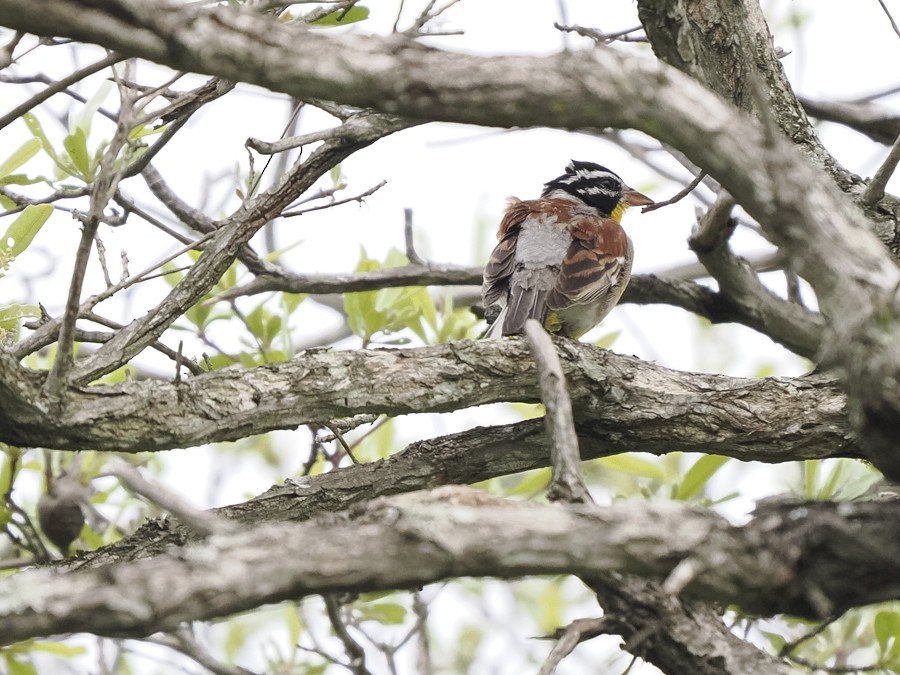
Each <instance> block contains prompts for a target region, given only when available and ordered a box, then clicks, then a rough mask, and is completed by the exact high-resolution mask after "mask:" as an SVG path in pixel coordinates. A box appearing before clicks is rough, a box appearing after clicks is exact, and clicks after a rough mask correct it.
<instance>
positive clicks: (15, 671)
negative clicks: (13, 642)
mask: <svg viewBox="0 0 900 675" xmlns="http://www.w3.org/2000/svg"><path fill="white" fill-rule="evenodd" d="M5 656H6V659H5V660H6V667H7V668H8V670H7V671H6V672H8V673H9V675H38V671H37V669H36V668H35V667H34V666H33V665H32V664H31V663H29V662H27V661H20V660H19V659H17V658H15V656H14V655H13V654H7V655H5Z"/></svg>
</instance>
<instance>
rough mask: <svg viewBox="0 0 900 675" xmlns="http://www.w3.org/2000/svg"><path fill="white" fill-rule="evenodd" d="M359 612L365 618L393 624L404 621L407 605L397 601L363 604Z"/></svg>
mask: <svg viewBox="0 0 900 675" xmlns="http://www.w3.org/2000/svg"><path fill="white" fill-rule="evenodd" d="M359 613H360V615H361V616H362V618H363V620H366V621H378V622H379V623H383V624H388V625H392V626H396V625H399V624H401V623H403V621H404V620H405V619H406V607H404V606H403V605H398V604H397V603H395V602H380V603H378V604H377V605H362V606H361V607H359Z"/></svg>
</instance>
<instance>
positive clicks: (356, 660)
mask: <svg viewBox="0 0 900 675" xmlns="http://www.w3.org/2000/svg"><path fill="white" fill-rule="evenodd" d="M322 599H323V600H325V610H326V612H327V613H328V620H329V621H330V622H331V627H332V628H333V629H334V634H335V635H337V637H338V639H339V640H340V641H341V643H342V644H343V645H344V649H345V650H346V652H347V656H349V657H350V663H349V664H347V668H348V669H349V670H350V672H352V673H354V675H371V673H370V672H369V670H368V668H366V652H365V650H364V649H363V648H362V645H360V644H359V643H358V642H357V641H356V640H355V639H354V638H353V636H352V635H350V632H349V631H348V630H347V626H346V625H345V624H344V620H343V619H342V618H341V604H340V603H339V602H338V601H337V598H336V597H335V596H334V595H324V596H322Z"/></svg>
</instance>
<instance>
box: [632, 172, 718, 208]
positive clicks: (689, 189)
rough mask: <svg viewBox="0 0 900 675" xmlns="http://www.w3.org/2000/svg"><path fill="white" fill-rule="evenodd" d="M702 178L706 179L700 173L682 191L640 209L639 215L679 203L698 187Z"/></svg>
mask: <svg viewBox="0 0 900 675" xmlns="http://www.w3.org/2000/svg"><path fill="white" fill-rule="evenodd" d="M704 178H706V172H705V171H701V172H700V173H698V174H697V175H696V176H695V177H694V180H692V181H691V182H690V183H688V184H687V185H686V186H684V188H683V189H681V190H679V191H678V192H677V193H675V196H674V197H671V198H669V199H666V200H664V201H661V202H654V203H653V204H650V205H649V206H645V207H644V208H642V209H641V213H647V212H648V211H655V210H656V209H661V208H662V207H664V206H669V205H670V204H675V203H676V202H680V201H681V200H682V199H684V198H685V197H687V196H688V195H689V194H691V192H693V191H694V189H695V188H696V187H697V186H698V185H700V183H702V182H703V179H704Z"/></svg>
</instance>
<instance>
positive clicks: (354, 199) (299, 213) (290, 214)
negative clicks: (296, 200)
mask: <svg viewBox="0 0 900 675" xmlns="http://www.w3.org/2000/svg"><path fill="white" fill-rule="evenodd" d="M385 185H387V181H386V180H383V181H381V182H380V183H379V184H378V185H376V186H375V187H371V188H369V189H368V190H366V191H365V192H361V193H360V194H358V195H355V196H353V197H345V198H344V199H336V200H334V201H333V202H328V203H327V204H321V205H319V206H310V207H309V208H308V209H299V210H297V211H286V212H284V213H282V214H281V217H282V218H293V217H294V216H302V215H303V214H305V213H310V212H312V211H321V210H322V209H330V208H331V207H332V206H340V205H341V204H347V203H349V202H359V203H360V204H362V201H363V199H365V198H366V197H369V196H371V195H373V194H375V193H376V192H377V191H378V190H380V189H381V188H383V187H384V186H385Z"/></svg>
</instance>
